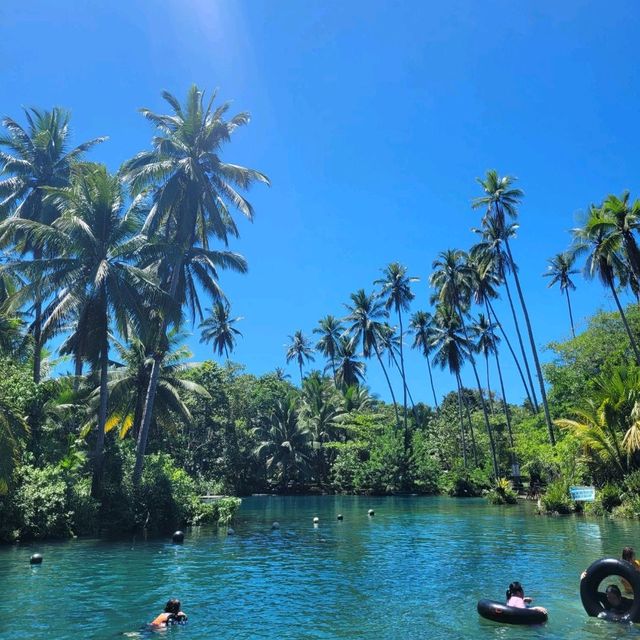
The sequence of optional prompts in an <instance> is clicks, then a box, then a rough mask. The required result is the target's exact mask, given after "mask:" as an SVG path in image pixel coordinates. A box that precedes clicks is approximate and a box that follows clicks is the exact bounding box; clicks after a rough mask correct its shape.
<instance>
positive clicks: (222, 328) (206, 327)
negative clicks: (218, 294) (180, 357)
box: [200, 300, 242, 358]
mask: <svg viewBox="0 0 640 640" xmlns="http://www.w3.org/2000/svg"><path fill="white" fill-rule="evenodd" d="M230 313H231V307H230V305H229V303H228V302H226V301H225V302H223V301H221V300H218V301H217V302H216V303H215V304H214V305H213V308H212V309H209V316H208V317H207V318H206V319H205V320H204V321H203V322H202V323H201V324H200V329H201V330H202V337H201V339H200V342H212V343H213V350H214V351H215V352H216V353H217V354H218V355H222V354H223V353H224V354H226V356H227V358H228V357H229V353H230V352H232V351H233V349H234V347H235V345H236V336H241V335H242V333H241V332H240V331H239V330H238V329H236V328H235V327H234V326H233V325H234V324H235V323H236V322H239V321H240V320H242V317H240V316H239V317H237V318H231V316H230Z"/></svg>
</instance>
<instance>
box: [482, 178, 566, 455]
mask: <svg viewBox="0 0 640 640" xmlns="http://www.w3.org/2000/svg"><path fill="white" fill-rule="evenodd" d="M514 182H515V178H512V177H511V176H503V177H502V178H501V177H499V176H498V173H497V172H496V171H494V170H490V171H487V175H486V178H485V179H484V180H482V179H481V178H478V183H479V184H480V185H481V187H482V189H483V191H484V195H483V196H480V197H479V198H475V199H474V200H473V207H474V208H478V207H485V208H486V212H485V216H484V217H485V220H488V219H493V221H494V222H495V224H496V226H497V227H498V229H505V230H506V229H507V224H506V216H507V215H508V216H509V217H511V218H514V219H515V218H517V217H518V208H517V207H518V205H519V203H520V201H521V199H522V197H523V195H524V193H523V191H522V190H521V189H518V188H517V187H514V186H513V183H514ZM503 238H504V246H505V249H506V250H507V256H508V258H509V264H510V265H511V273H512V274H513V279H514V282H515V283H516V291H517V292H518V298H519V300H520V306H521V307H522V313H523V315H524V320H525V324H526V325H527V333H528V334H529V344H530V346H531V353H532V354H533V362H534V364H535V367H536V374H537V376H538V385H539V387H540V397H541V398H542V406H543V408H544V417H545V421H546V423H547V429H548V430H549V441H550V442H551V444H552V445H555V443H556V438H555V434H554V433H553V423H552V422H551V414H550V413H549V403H548V402H547V391H546V389H545V386H544V377H543V375H542V367H541V366H540V359H539V358H538V348H537V347H536V341H535V339H534V337H533V329H532V327H531V319H530V318H529V311H528V309H527V305H526V303H525V300H524V294H523V293H522V287H521V286H520V278H519V277H518V266H517V265H516V262H515V260H514V259H513V254H512V253H511V245H510V244H509V234H508V233H504V234H503Z"/></svg>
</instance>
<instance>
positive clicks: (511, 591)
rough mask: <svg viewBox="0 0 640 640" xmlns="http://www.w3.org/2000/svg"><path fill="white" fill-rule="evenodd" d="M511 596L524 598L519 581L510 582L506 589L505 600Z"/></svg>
mask: <svg viewBox="0 0 640 640" xmlns="http://www.w3.org/2000/svg"><path fill="white" fill-rule="evenodd" d="M511 596H516V597H517V598H524V589H523V588H522V585H521V584H520V583H519V582H517V581H516V582H512V583H511V584H510V585H509V588H508V589H507V600H508V599H509V598H511Z"/></svg>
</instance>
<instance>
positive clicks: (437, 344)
mask: <svg viewBox="0 0 640 640" xmlns="http://www.w3.org/2000/svg"><path fill="white" fill-rule="evenodd" d="M432 345H433V354H434V355H433V364H434V365H435V366H437V367H440V369H444V368H445V367H446V368H448V369H449V373H451V375H453V376H454V377H455V379H456V387H457V393H458V418H459V419H460V443H461V449H462V461H463V464H464V466H465V468H466V466H467V447H466V442H465V434H464V421H463V417H462V383H461V380H460V371H461V370H462V365H463V364H464V361H465V360H466V358H467V356H468V355H469V351H470V349H469V343H468V340H467V339H466V338H465V336H464V334H463V332H462V326H461V322H460V318H459V316H458V314H457V313H456V312H455V311H454V310H453V309H452V308H451V307H449V306H448V305H446V304H441V305H439V306H438V308H437V311H436V315H435V321H434V327H433V337H432Z"/></svg>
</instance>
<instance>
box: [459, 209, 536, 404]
mask: <svg viewBox="0 0 640 640" xmlns="http://www.w3.org/2000/svg"><path fill="white" fill-rule="evenodd" d="M517 229H518V225H517V224H508V225H506V226H505V227H501V226H500V225H499V224H498V222H496V220H494V219H493V218H491V217H488V218H487V217H486V216H485V218H484V220H483V226H482V229H475V228H474V229H473V231H474V232H475V233H479V234H481V236H482V240H481V241H480V242H479V243H477V244H475V245H474V246H473V247H472V248H471V251H470V256H471V258H472V259H473V261H474V262H475V263H476V264H477V265H478V273H481V274H484V276H485V277H487V278H490V279H492V283H491V285H492V287H493V288H494V291H492V292H491V295H490V296H489V303H490V300H491V299H492V298H496V297H497V293H495V288H497V286H498V285H499V284H503V285H504V290H505V292H506V294H507V301H508V302H509V309H510V310H511V317H512V318H513V326H514V328H515V330H516V337H517V338H518V344H519V346H520V353H521V355H522V362H523V365H524V368H525V371H526V374H527V381H528V385H527V382H526V381H525V380H524V377H523V384H524V387H525V390H526V393H527V397H528V398H529V401H530V402H531V404H532V406H533V410H534V411H535V412H536V413H537V412H538V411H539V407H538V399H537V397H536V392H535V386H534V384H533V378H532V377H531V369H530V367H529V358H528V357H527V352H526V349H525V347H524V341H523V339H522V333H521V331H520V323H519V322H518V314H517V313H516V308H515V306H514V304H513V296H512V295H511V287H510V286H509V279H508V278H507V273H510V272H511V270H512V269H513V265H512V264H511V261H510V259H509V255H508V254H507V251H506V249H505V245H504V240H505V238H506V237H509V238H513V237H515V234H516V230H517ZM496 280H497V281H496ZM476 284H479V283H476ZM494 316H496V314H495V312H494ZM495 319H496V322H498V319H497V316H496V318H495ZM499 327H500V330H501V331H502V333H503V337H504V339H505V343H506V344H507V346H508V347H509V350H510V352H511V354H512V356H513V359H514V362H515V364H516V366H517V368H518V371H520V373H521V376H522V367H521V366H520V362H519V360H518V357H517V356H516V354H515V351H514V350H513V348H512V346H511V343H510V341H509V340H508V338H507V334H506V332H505V331H504V329H503V327H502V324H501V323H499Z"/></svg>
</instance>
